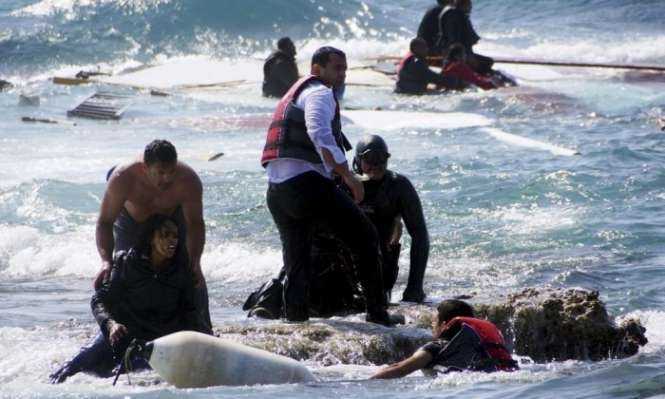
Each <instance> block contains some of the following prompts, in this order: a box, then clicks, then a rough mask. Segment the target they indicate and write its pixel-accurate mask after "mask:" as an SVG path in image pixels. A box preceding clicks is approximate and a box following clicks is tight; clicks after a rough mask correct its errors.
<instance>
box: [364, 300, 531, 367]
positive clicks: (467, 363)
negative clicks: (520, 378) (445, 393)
mask: <svg viewBox="0 0 665 399" xmlns="http://www.w3.org/2000/svg"><path fill="white" fill-rule="evenodd" d="M432 335H433V337H434V341H432V342H430V343H428V344H427V345H425V346H423V347H422V348H420V349H418V350H417V351H416V352H415V353H414V354H413V355H411V357H409V358H407V359H405V360H402V361H401V362H398V363H395V364H391V365H389V366H386V367H384V368H382V369H381V370H379V371H378V372H377V373H376V374H374V375H373V376H372V377H371V378H375V379H376V378H383V379H386V378H400V377H404V376H406V375H408V374H411V373H413V372H414V371H417V370H423V371H427V372H429V373H435V372H438V371H442V372H444V373H448V372H451V371H463V370H472V371H484V372H493V371H513V370H517V369H518V365H517V362H516V361H515V360H513V358H512V357H511V355H510V352H509V351H508V349H506V344H505V342H504V339H503V335H502V334H501V331H500V330H499V329H498V328H497V327H496V326H495V325H494V324H493V323H491V322H489V321H487V320H482V319H478V318H475V317H474V312H473V308H472V307H471V305H469V304H468V303H466V302H464V301H459V300H452V299H451V300H445V301H442V302H441V303H440V304H439V305H438V306H437V310H436V312H435V314H434V315H433V317H432Z"/></svg>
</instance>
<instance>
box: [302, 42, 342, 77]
mask: <svg viewBox="0 0 665 399" xmlns="http://www.w3.org/2000/svg"><path fill="white" fill-rule="evenodd" d="M311 72H312V75H314V76H318V77H319V78H321V80H323V81H324V82H325V83H326V85H328V86H329V87H341V86H343V85H344V81H345V80H346V54H344V52H343V51H342V50H339V49H336V48H334V47H330V46H325V47H321V48H319V49H318V50H316V51H315V52H314V55H312V71H311Z"/></svg>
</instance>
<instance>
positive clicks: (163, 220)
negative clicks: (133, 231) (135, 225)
mask: <svg viewBox="0 0 665 399" xmlns="http://www.w3.org/2000/svg"><path fill="white" fill-rule="evenodd" d="M178 234H179V233H178V225H177V224H176V222H175V221H174V220H173V219H172V218H171V217H169V216H165V215H159V214H155V215H152V216H150V217H149V218H148V220H146V221H145V223H144V227H143V229H142V230H141V233H140V236H139V238H138V245H137V247H138V248H137V249H138V250H139V251H140V253H142V254H144V255H148V256H149V257H150V260H151V262H152V264H153V265H155V266H160V265H162V264H163V263H164V261H166V260H169V259H173V258H175V257H177V256H179V252H180V247H179V246H178V237H179V236H178Z"/></svg>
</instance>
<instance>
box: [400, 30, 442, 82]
mask: <svg viewBox="0 0 665 399" xmlns="http://www.w3.org/2000/svg"><path fill="white" fill-rule="evenodd" d="M409 49H410V50H411V51H410V52H409V53H407V55H406V57H404V59H402V61H401V62H400V63H399V65H398V66H397V82H396V83H395V93H402V94H424V93H426V92H427V91H428V90H427V85H428V84H430V83H433V84H435V85H437V86H443V87H447V86H450V85H451V84H453V83H454V82H453V81H452V80H451V79H450V78H448V77H446V76H443V75H441V74H438V73H436V72H434V71H432V70H431V69H429V67H428V66H427V51H428V48H427V42H426V41H425V39H423V38H420V37H417V38H415V39H413V40H411V43H410V45H409Z"/></svg>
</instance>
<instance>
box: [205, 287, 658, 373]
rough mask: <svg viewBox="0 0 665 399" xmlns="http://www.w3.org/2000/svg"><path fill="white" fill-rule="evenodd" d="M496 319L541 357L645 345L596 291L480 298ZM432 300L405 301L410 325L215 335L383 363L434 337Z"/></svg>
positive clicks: (332, 359) (321, 323) (296, 327)
mask: <svg viewBox="0 0 665 399" xmlns="http://www.w3.org/2000/svg"><path fill="white" fill-rule="evenodd" d="M474 306H475V308H476V312H477V314H478V316H479V317H483V318H487V319H489V320H491V321H492V322H494V323H495V324H496V325H497V326H498V327H499V328H500V329H501V330H502V331H503V333H504V336H505V338H506V341H507V344H508V346H509V348H510V349H512V350H514V352H515V353H516V354H518V355H521V356H528V357H530V358H531V359H532V360H534V361H536V362H548V361H552V360H557V361H562V360H568V359H578V360H601V359H607V358H623V357H627V356H631V355H634V354H636V353H637V352H638V350H639V347H640V346H643V345H645V344H646V342H647V340H646V338H645V337H644V333H645V331H646V330H645V329H644V327H642V326H641V325H640V323H639V321H638V320H626V321H624V322H623V323H622V324H621V325H620V326H616V325H615V324H614V322H613V321H612V319H611V318H610V317H609V315H608V314H607V311H606V309H605V305H604V304H603V303H602V301H601V300H600V299H599V298H598V292H597V291H587V290H582V289H567V290H557V289H551V288H544V289H535V288H529V289H525V290H523V291H522V292H519V293H516V294H512V295H509V296H508V297H507V298H506V299H505V300H503V301H501V302H499V303H493V304H474ZM433 311H434V307H433V306H426V305H415V306H400V307H399V312H400V313H402V314H404V315H405V316H406V319H407V325H406V326H400V327H396V328H386V327H382V326H379V325H375V324H371V323H366V322H364V321H362V319H363V318H361V317H359V318H357V320H358V321H354V320H353V319H348V318H333V319H316V321H310V322H306V323H301V324H285V323H281V322H267V321H257V322H253V321H252V322H249V323H246V324H243V325H228V326H223V327H220V328H218V329H216V333H217V335H220V336H222V337H224V338H228V339H232V340H234V341H239V342H243V343H245V344H247V345H250V346H254V347H258V348H262V349H266V350H268V351H270V352H274V353H279V354H282V355H285V356H289V357H292V358H294V359H298V360H309V361H313V362H316V363H319V364H322V365H332V364H339V363H342V364H385V363H391V362H395V361H398V360H401V359H403V358H405V357H407V356H409V355H411V354H412V353H413V352H414V351H415V350H416V349H417V348H419V347H420V346H422V345H424V344H425V343H426V342H428V341H429V340H431V333H430V330H431V321H432V316H433V314H434V313H433Z"/></svg>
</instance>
